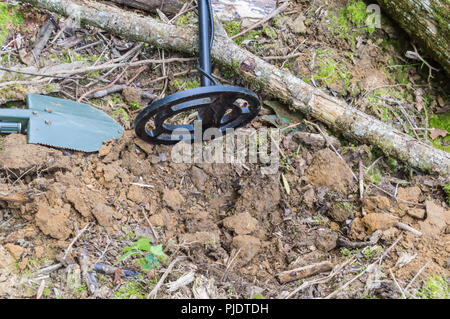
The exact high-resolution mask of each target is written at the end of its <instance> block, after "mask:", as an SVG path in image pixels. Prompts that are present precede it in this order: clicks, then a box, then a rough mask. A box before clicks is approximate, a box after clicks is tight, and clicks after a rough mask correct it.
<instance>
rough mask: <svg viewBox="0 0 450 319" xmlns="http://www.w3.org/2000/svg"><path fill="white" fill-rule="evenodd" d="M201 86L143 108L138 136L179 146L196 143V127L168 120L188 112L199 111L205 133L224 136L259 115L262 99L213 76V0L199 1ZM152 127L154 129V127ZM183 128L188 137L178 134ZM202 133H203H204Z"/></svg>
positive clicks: (198, 117) (139, 116) (138, 119)
mask: <svg viewBox="0 0 450 319" xmlns="http://www.w3.org/2000/svg"><path fill="white" fill-rule="evenodd" d="M198 16H199V39H200V66H199V67H198V70H199V71H200V73H201V87H198V88H194V89H190V90H185V91H182V92H177V93H174V94H171V95H168V96H166V97H165V98H163V99H160V100H158V101H155V102H153V103H151V104H150V105H149V106H147V107H146V108H145V109H143V110H142V111H141V112H140V113H139V115H138V116H137V118H136V120H135V121H134V129H135V132H136V135H137V136H138V137H139V138H141V139H143V140H144V141H146V142H148V143H154V144H175V143H177V142H179V141H181V140H191V141H193V140H194V125H192V124H187V125H180V124H177V125H175V124H169V123H166V122H167V120H169V119H171V118H173V117H175V116H176V115H177V114H179V113H182V112H186V111H197V120H200V121H202V130H203V132H204V131H205V130H206V129H208V128H217V129H219V130H220V132H221V133H222V134H226V133H227V129H229V128H238V127H241V126H244V125H246V124H248V123H250V122H251V121H252V120H253V119H254V118H255V117H256V116H257V115H258V113H259V110H260V108H261V104H260V102H259V99H258V96H257V95H256V94H255V93H254V92H252V91H250V90H248V89H246V88H243V87H238V86H231V85H219V84H218V83H217V81H216V80H215V79H214V78H213V76H212V75H211V47H212V44H213V40H214V21H213V14H212V7H211V0H199V1H198ZM150 126H151V127H150ZM180 129H183V130H184V131H187V132H188V134H176V132H177V131H179V130H180ZM203 132H202V133H203Z"/></svg>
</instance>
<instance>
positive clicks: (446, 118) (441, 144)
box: [429, 112, 450, 152]
mask: <svg viewBox="0 0 450 319" xmlns="http://www.w3.org/2000/svg"><path fill="white" fill-rule="evenodd" d="M429 126H430V127H431V128H436V129H441V130H446V131H447V132H450V113H448V112H447V113H443V114H431V115H430V117H429ZM432 143H433V145H434V146H435V147H436V148H438V149H442V150H444V151H446V152H450V135H447V136H446V137H442V136H439V137H438V138H436V139H434V140H433V141H432Z"/></svg>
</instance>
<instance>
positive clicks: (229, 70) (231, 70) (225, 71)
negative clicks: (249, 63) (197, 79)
mask: <svg viewBox="0 0 450 319" xmlns="http://www.w3.org/2000/svg"><path fill="white" fill-rule="evenodd" d="M220 71H221V72H222V75H223V77H224V78H225V79H231V78H232V77H234V76H235V75H236V74H237V73H238V71H239V62H238V61H235V60H234V61H233V62H232V64H231V66H230V65H223V66H222V68H221V69H220Z"/></svg>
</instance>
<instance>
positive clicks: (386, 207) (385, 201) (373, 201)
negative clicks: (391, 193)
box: [363, 195, 392, 213]
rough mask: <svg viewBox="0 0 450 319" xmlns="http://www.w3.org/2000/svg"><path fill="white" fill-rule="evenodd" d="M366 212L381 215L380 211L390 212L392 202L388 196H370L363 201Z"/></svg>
mask: <svg viewBox="0 0 450 319" xmlns="http://www.w3.org/2000/svg"><path fill="white" fill-rule="evenodd" d="M363 208H364V211H365V212H367V213H379V212H380V211H390V210H391V208H392V207H391V201H390V200H389V198H387V197H386V196H381V195H376V196H368V197H365V198H364V201H363Z"/></svg>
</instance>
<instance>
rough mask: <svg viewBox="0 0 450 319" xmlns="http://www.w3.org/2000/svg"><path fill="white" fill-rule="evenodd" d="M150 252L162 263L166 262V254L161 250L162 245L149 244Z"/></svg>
mask: <svg viewBox="0 0 450 319" xmlns="http://www.w3.org/2000/svg"><path fill="white" fill-rule="evenodd" d="M150 253H152V254H153V255H154V256H155V257H157V258H158V259H159V260H161V261H162V262H163V263H166V261H167V256H166V254H164V252H163V250H162V245H156V246H151V247H150Z"/></svg>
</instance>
